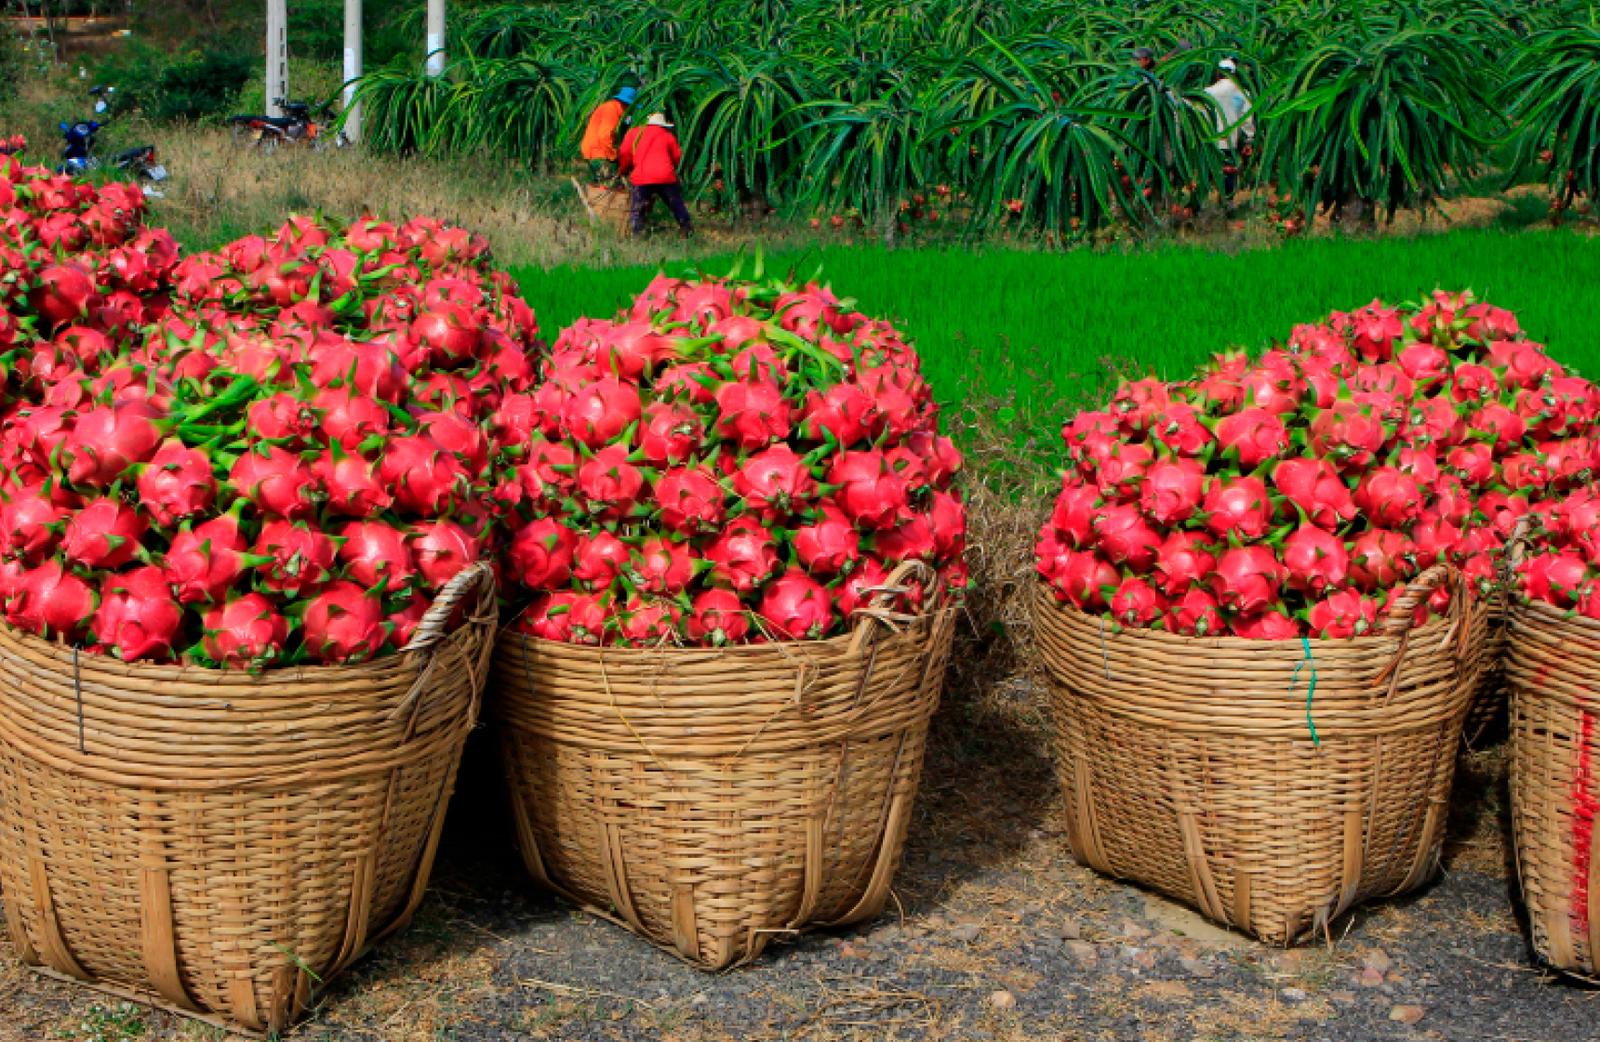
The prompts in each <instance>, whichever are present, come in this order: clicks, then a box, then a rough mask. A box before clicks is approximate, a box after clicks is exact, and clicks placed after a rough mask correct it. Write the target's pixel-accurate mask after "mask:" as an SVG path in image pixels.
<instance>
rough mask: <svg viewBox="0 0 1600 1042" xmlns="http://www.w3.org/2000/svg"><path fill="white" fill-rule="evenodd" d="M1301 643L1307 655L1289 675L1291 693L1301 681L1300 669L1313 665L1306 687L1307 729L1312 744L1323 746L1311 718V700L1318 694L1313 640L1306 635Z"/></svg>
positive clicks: (1301, 639) (1296, 664)
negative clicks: (1312, 654)
mask: <svg viewBox="0 0 1600 1042" xmlns="http://www.w3.org/2000/svg"><path fill="white" fill-rule="evenodd" d="M1300 644H1301V646H1302V647H1304V648H1305V649H1306V657H1305V658H1303V659H1301V660H1300V661H1299V662H1297V663H1295V667H1294V673H1293V675H1291V676H1290V677H1289V693H1290V694H1291V695H1292V694H1294V688H1295V685H1296V684H1298V683H1300V670H1301V669H1303V668H1305V667H1306V666H1310V667H1311V684H1310V686H1309V687H1307V688H1306V730H1308V731H1310V732H1311V744H1312V745H1314V746H1316V747H1318V748H1319V749H1320V748H1321V747H1322V739H1320V738H1318V737H1317V725H1316V723H1315V722H1314V721H1313V720H1312V719H1311V700H1312V699H1313V698H1315V697H1316V694H1317V664H1316V662H1314V661H1313V660H1312V658H1311V641H1309V640H1307V639H1306V638H1305V637H1301V638H1300Z"/></svg>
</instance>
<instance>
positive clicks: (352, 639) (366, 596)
mask: <svg viewBox="0 0 1600 1042" xmlns="http://www.w3.org/2000/svg"><path fill="white" fill-rule="evenodd" d="M386 622H387V620H386V619H385V618H384V613H383V606H382V602H381V601H380V600H379V598H378V596H376V595H375V594H372V593H368V592H367V591H366V590H363V589H362V588H361V587H359V586H357V585H356V584H355V583H352V582H346V581H344V580H340V581H337V582H332V583H329V584H328V585H327V586H325V587H323V588H322V589H321V590H320V591H319V592H318V593H317V595H316V596H315V597H313V598H312V599H311V601H310V603H308V604H307V606H306V613H305V617H304V619H303V620H302V621H301V625H302V626H304V628H305V646H306V651H307V652H308V653H309V654H310V655H311V656H312V657H313V658H315V659H317V660H318V661H321V662H359V661H361V660H363V659H366V658H370V657H372V656H373V655H375V654H377V653H378V650H379V649H380V648H382V647H383V646H384V643H385V641H386V640H387V637H388V633H387V631H386V630H385V628H384V627H385V625H386Z"/></svg>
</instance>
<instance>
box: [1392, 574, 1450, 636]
mask: <svg viewBox="0 0 1600 1042" xmlns="http://www.w3.org/2000/svg"><path fill="white" fill-rule="evenodd" d="M1454 571H1455V569H1453V568H1451V567H1450V566H1449V565H1447V564H1436V565H1434V566H1433V567H1432V568H1429V569H1428V570H1427V571H1425V572H1423V573H1422V574H1421V575H1419V576H1417V577H1416V578H1415V579H1413V580H1411V582H1409V583H1407V584H1406V589H1405V592H1404V593H1402V594H1401V595H1400V596H1399V597H1397V598H1395V602H1394V603H1393V604H1391V605H1390V606H1389V610H1388V611H1387V612H1386V613H1385V614H1384V617H1383V620H1382V621H1381V622H1380V623H1379V625H1378V631H1379V632H1380V633H1381V634H1383V635H1384V636H1386V637H1398V636H1401V635H1402V634H1405V633H1409V632H1410V631H1411V630H1412V628H1413V625H1414V624H1413V620H1412V617H1411V616H1412V613H1413V612H1415V611H1416V609H1417V605H1419V604H1421V603H1422V602H1423V600H1424V599H1426V598H1428V597H1431V596H1433V591H1434V590H1437V589H1438V588H1439V587H1440V586H1443V585H1445V584H1446V583H1450V582H1453V581H1454V579H1453V573H1454Z"/></svg>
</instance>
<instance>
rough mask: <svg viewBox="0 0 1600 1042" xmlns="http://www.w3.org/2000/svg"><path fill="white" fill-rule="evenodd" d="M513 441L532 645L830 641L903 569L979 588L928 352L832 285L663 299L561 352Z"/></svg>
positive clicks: (597, 325)
mask: <svg viewBox="0 0 1600 1042" xmlns="http://www.w3.org/2000/svg"><path fill="white" fill-rule="evenodd" d="M495 424H496V438H497V441H498V442H499V443H500V444H502V445H505V446H512V447H514V448H513V450H512V452H511V453H510V455H511V457H512V459H513V462H514V467H515V472H516V474H517V476H518V478H519V481H520V485H521V490H522V493H523V497H524V498H523V499H522V501H521V502H520V503H519V504H518V511H519V514H520V517H521V520H522V524H521V525H520V527H518V528H517V530H516V531H515V533H514V534H513V535H512V537H511V542H510V546H509V549H508V552H507V554H506V559H505V578H506V580H507V581H508V582H509V583H513V584H516V585H518V586H520V587H521V588H522V589H523V590H525V591H527V592H528V593H529V594H530V595H532V596H533V597H534V598H535V600H534V601H533V603H532V604H531V605H530V606H529V607H528V610H527V611H526V612H525V613H523V614H522V615H521V617H520V618H519V619H518V621H517V623H516V626H517V628H518V629H520V630H522V631H524V632H527V633H531V634H533V635H535V636H539V637H543V638H546V639H550V640H560V641H572V642H578V643H589V644H600V643H616V644H631V645H643V644H657V643H662V642H666V643H686V644H713V645H718V644H732V643H740V642H749V641H759V640H764V639H786V640H803V639H817V638H822V637H826V636H829V635H830V634H833V633H836V632H838V631H839V630H840V629H841V628H843V627H844V626H845V625H846V623H847V620H848V619H849V618H850V615H851V613H852V612H853V611H854V610H855V609H856V608H858V607H860V606H862V605H863V604H865V603H866V602H867V601H868V600H869V599H870V598H871V595H872V591H874V590H875V589H876V588H877V587H881V586H883V585H884V584H885V583H887V582H888V580H889V578H890V574H891V572H892V571H893V569H894V567H895V566H896V565H897V564H899V563H900V562H904V561H912V560H915V561H921V562H925V563H926V564H928V565H930V566H932V567H934V568H935V569H937V570H938V571H939V573H940V575H941V576H942V577H943V579H944V581H945V582H946V583H947V584H949V585H951V586H954V587H960V586H963V585H964V584H965V571H964V566H963V565H962V563H961V555H962V551H963V548H964V545H965V539H966V516H965V510H964V508H963V506H962V503H961V501H960V499H959V498H958V496H957V495H956V493H955V492H954V491H952V484H953V482H954V479H955V475H956V472H957V470H958V469H959V467H960V465H961V458H960V455H959V453H957V451H956V449H955V447H954V446H953V445H952V444H951V442H950V440H949V439H948V438H944V437H941V436H940V435H939V433H938V407H937V406H936V405H935V404H934V402H933V398H932V395H931V393H930V391H929V389H928V385H927V384H926V383H925V382H924V381H923V379H922V377H921V374H920V371H919V362H918V359H917V355H916V353H915V351H914V350H913V349H912V348H911V347H910V346H909V345H908V344H907V343H906V342H905V340H904V339H903V338H902V337H901V335H900V333H899V332H898V331H897V330H895V328H894V327H893V326H891V325H890V324H889V323H887V322H883V321H877V320H872V319H869V318H867V317H866V316H865V315H862V314H860V313H859V312H856V311H854V310H852V309H851V308H850V307H849V306H848V305H846V304H844V303H842V302H840V301H838V300H836V299H835V298H834V297H833V295H832V294H831V293H829V292H828V291H827V290H824V289H820V288H818V287H816V286H814V285H813V286H805V287H800V288H791V287H787V286H784V285H781V284H779V283H776V282H770V281H769V282H739V281H723V280H714V279H713V280H704V279H703V280H697V281H683V280H678V279H669V278H664V277H663V278H657V279H656V280H655V281H654V282H653V283H651V285H650V286H649V287H648V288H647V289H646V290H645V291H644V292H643V293H642V294H640V295H639V297H638V298H637V299H636V300H635V301H634V303H633V305H632V307H631V308H630V309H628V310H627V312H626V313H624V314H622V315H619V316H618V317H617V318H616V319H614V320H612V321H591V320H579V321H578V322H577V323H576V324H574V325H573V326H572V327H570V328H568V329H566V330H565V331H563V332H562V334H561V336H560V338H559V339H558V340H557V341H556V343H555V345H554V348H553V351H552V354H551V356H550V358H549V359H548V360H547V361H546V363H545V367H544V371H543V373H542V380H541V383H540V386H539V388H538V389H537V390H536V391H534V392H531V393H527V394H523V395H514V396H511V397H510V398H508V399H507V401H506V403H505V404H504V405H503V406H502V407H501V410H500V412H499V413H498V414H497V415H496V417H495ZM921 593H922V591H921V588H920V587H917V588H908V589H907V591H906V592H905V593H904V594H903V595H902V596H901V597H900V607H901V608H902V609H903V610H915V608H916V607H917V606H918V603H919V600H918V599H919V598H920V596H921Z"/></svg>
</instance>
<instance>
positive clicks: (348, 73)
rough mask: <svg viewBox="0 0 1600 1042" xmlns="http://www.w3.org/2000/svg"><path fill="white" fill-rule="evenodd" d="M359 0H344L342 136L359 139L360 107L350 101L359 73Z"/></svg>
mask: <svg viewBox="0 0 1600 1042" xmlns="http://www.w3.org/2000/svg"><path fill="white" fill-rule="evenodd" d="M361 61H362V55H361V0H344V108H345V112H346V113H347V115H346V116H345V120H344V136H345V137H347V138H349V139H350V141H351V142H352V143H354V142H357V141H360V140H361V109H360V108H359V107H358V106H356V105H354V104H353V103H352V98H353V97H354V96H355V92H356V88H355V82H354V81H355V80H356V78H357V77H359V76H360V75H361V71H362V70H361Z"/></svg>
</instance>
